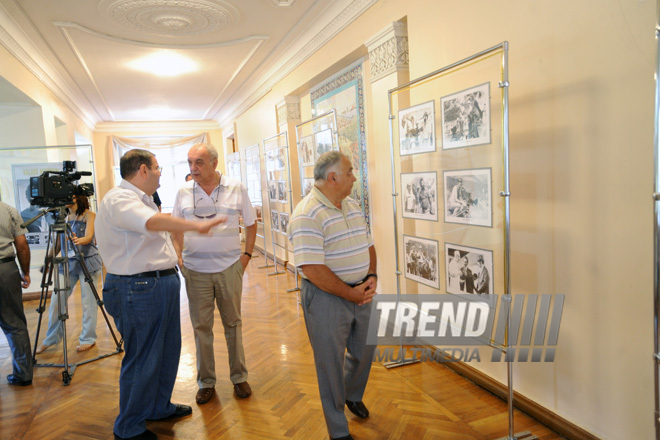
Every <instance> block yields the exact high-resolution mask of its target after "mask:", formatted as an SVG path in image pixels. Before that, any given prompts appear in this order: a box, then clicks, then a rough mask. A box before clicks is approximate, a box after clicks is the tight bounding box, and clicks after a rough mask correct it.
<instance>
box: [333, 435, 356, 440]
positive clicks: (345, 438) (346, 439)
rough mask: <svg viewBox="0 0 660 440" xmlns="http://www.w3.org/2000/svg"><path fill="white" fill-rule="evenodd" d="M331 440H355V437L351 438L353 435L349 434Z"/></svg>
mask: <svg viewBox="0 0 660 440" xmlns="http://www.w3.org/2000/svg"><path fill="white" fill-rule="evenodd" d="M330 440H353V437H351V435H350V434H348V435H347V436H346V437H336V438H331V439H330Z"/></svg>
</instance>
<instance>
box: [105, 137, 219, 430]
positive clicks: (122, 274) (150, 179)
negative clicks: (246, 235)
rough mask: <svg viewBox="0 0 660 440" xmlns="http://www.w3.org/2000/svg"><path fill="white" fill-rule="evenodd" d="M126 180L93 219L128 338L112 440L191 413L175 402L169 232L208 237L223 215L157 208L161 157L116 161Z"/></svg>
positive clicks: (117, 316) (175, 319)
mask: <svg viewBox="0 0 660 440" xmlns="http://www.w3.org/2000/svg"><path fill="white" fill-rule="evenodd" d="M119 169H120V173H121V177H122V179H123V180H122V181H121V183H120V184H119V186H117V187H116V188H113V189H111V190H110V191H108V193H107V194H106V195H105V197H103V199H102V200H101V203H100V206H99V212H98V214H97V216H96V222H95V226H96V240H97V243H98V248H99V253H100V254H101V258H102V259H103V262H104V264H105V267H106V269H107V272H108V273H107V275H106V277H105V283H104V285H103V301H104V303H105V307H106V310H107V311H108V313H109V314H110V315H111V316H112V317H113V318H114V321H115V325H116V326H117V330H119V332H120V333H121V335H122V337H123V339H124V350H125V352H124V359H123V360H122V364H121V373H120V375H119V415H118V416H117V419H116V420H115V425H114V437H115V440H123V439H132V440H143V439H144V440H146V439H149V440H151V439H155V438H157V436H156V434H154V433H153V432H152V431H149V430H148V429H146V421H147V420H168V419H175V418H179V417H183V416H186V415H189V414H191V413H192V408H191V407H190V406H187V405H175V404H173V403H172V402H171V401H170V399H171V397H172V390H173V389H174V381H175V380H176V374H177V370H178V367H179V356H180V353H181V322H180V312H179V293H180V291H181V282H180V281H179V276H178V275H177V270H176V268H175V266H176V263H177V257H176V252H175V251H174V246H173V245H172V241H171V240H170V235H169V234H168V233H167V232H165V231H181V232H183V231H191V230H194V231H197V232H198V233H200V234H206V233H207V232H209V230H210V229H211V228H212V227H214V226H216V225H218V224H220V223H222V222H223V221H224V218H223V217H220V216H218V217H217V218H214V219H210V220H207V221H204V222H188V221H185V220H182V219H179V218H173V217H170V216H169V215H167V214H161V213H159V212H158V208H156V205H155V204H154V201H153V198H152V196H153V193H154V192H155V191H156V189H158V187H159V186H160V171H161V167H159V166H158V161H157V160H156V157H155V156H154V155H153V154H152V153H151V152H149V151H146V150H139V149H136V150H131V151H129V152H128V153H126V154H125V155H124V156H123V157H122V158H121V160H120V162H119Z"/></svg>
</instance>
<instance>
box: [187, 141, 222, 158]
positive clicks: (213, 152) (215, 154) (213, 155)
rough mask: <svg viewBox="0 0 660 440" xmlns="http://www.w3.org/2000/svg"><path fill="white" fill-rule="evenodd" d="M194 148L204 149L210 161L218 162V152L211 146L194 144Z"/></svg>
mask: <svg viewBox="0 0 660 440" xmlns="http://www.w3.org/2000/svg"><path fill="white" fill-rule="evenodd" d="M193 147H194V148H200V147H201V148H204V149H205V150H206V152H207V153H209V156H210V157H211V161H214V160H218V150H216V149H215V147H214V146H213V145H211V144H195V145H193Z"/></svg>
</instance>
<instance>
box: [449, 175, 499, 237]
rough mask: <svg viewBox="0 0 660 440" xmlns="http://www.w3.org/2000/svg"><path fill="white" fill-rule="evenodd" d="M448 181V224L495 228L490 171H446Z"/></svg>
mask: <svg viewBox="0 0 660 440" xmlns="http://www.w3.org/2000/svg"><path fill="white" fill-rule="evenodd" d="M444 181H445V189H444V196H445V197H444V201H445V222H447V223H460V224H464V225H474V226H487V227H489V228H490V227H492V226H493V212H492V209H491V194H492V192H491V191H492V189H491V184H492V178H491V170H490V168H475V169H471V170H454V171H445V172H444Z"/></svg>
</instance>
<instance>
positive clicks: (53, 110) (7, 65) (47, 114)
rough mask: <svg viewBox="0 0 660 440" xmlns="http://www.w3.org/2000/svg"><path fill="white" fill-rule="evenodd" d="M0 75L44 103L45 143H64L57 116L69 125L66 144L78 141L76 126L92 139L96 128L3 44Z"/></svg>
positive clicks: (40, 104)
mask: <svg viewBox="0 0 660 440" xmlns="http://www.w3.org/2000/svg"><path fill="white" fill-rule="evenodd" d="M0 76H1V77H3V78H5V79H6V80H7V81H9V82H10V83H11V84H12V85H13V86H14V87H16V88H17V89H19V90H20V91H21V92H23V93H24V94H26V95H27V96H29V97H30V98H31V99H32V100H34V101H35V102H36V103H37V104H38V105H39V106H40V107H41V111H42V113H43V116H42V119H43V131H44V138H45V145H47V146H54V145H62V142H61V141H60V142H58V136H57V132H56V127H55V117H57V118H58V119H59V120H60V121H62V122H64V123H65V124H66V125H67V139H66V142H64V144H66V145H74V144H75V139H74V130H76V131H78V133H80V134H82V135H83V136H85V137H87V138H88V139H91V138H92V128H91V127H90V126H89V125H87V124H86V123H85V121H83V120H82V119H80V117H78V116H77V115H76V114H75V113H74V112H72V111H71V109H69V108H68V107H67V106H66V105H65V104H64V103H62V101H60V99H59V98H57V97H56V96H55V95H54V94H53V93H52V92H51V91H50V90H49V89H48V88H47V87H46V86H45V85H44V84H43V83H42V82H41V81H40V80H39V79H37V77H35V76H34V75H33V74H32V73H31V72H30V71H29V70H27V69H26V68H25V66H23V65H22V64H21V63H20V62H19V61H18V60H17V59H16V58H14V56H13V55H11V54H10V53H9V52H8V51H7V50H6V49H5V48H4V47H2V46H0ZM21 146H37V145H21Z"/></svg>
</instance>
